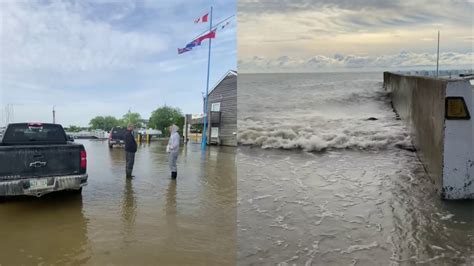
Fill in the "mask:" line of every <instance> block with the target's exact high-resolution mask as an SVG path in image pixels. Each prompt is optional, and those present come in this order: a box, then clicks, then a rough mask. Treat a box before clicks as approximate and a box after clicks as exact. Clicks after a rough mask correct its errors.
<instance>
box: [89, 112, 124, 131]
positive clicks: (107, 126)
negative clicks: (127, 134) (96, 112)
mask: <svg viewBox="0 0 474 266" xmlns="http://www.w3.org/2000/svg"><path fill="white" fill-rule="evenodd" d="M89 125H90V126H91V129H102V130H105V131H110V130H111V129H112V128H113V127H117V126H121V122H120V121H119V120H117V118H115V117H113V116H96V117H94V118H92V119H91V121H90V122H89Z"/></svg>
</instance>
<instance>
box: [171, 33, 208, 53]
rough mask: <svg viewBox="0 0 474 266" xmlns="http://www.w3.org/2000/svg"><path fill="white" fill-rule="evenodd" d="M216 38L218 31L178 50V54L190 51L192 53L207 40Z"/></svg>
mask: <svg viewBox="0 0 474 266" xmlns="http://www.w3.org/2000/svg"><path fill="white" fill-rule="evenodd" d="M215 37H216V30H215V29H214V30H213V31H211V32H209V33H207V34H204V35H202V36H200V37H198V38H196V39H195V40H193V41H192V42H190V43H188V44H186V46H185V47H184V48H178V54H182V53H185V52H188V51H191V50H192V49H193V48H194V47H196V46H199V45H201V42H202V41H204V40H205V39H214V38H215Z"/></svg>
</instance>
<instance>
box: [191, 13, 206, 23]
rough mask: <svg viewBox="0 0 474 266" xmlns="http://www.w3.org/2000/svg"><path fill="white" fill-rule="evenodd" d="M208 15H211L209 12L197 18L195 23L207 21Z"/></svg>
mask: <svg viewBox="0 0 474 266" xmlns="http://www.w3.org/2000/svg"><path fill="white" fill-rule="evenodd" d="M208 17H209V13H206V14H205V15H204V16H202V17H199V18H197V19H195V20H194V23H205V22H207V20H208Z"/></svg>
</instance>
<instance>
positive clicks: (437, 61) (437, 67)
mask: <svg viewBox="0 0 474 266" xmlns="http://www.w3.org/2000/svg"><path fill="white" fill-rule="evenodd" d="M438 71H439V31H438V52H437V55H436V77H437V76H438V73H439V72H438Z"/></svg>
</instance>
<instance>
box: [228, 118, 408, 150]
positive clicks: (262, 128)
mask: <svg viewBox="0 0 474 266" xmlns="http://www.w3.org/2000/svg"><path fill="white" fill-rule="evenodd" d="M237 140H238V142H239V143H240V144H242V145H254V146H260V147H262V148H264V149H269V148H274V149H303V150H305V151H323V150H328V149H367V150H378V149H386V148H392V147H410V146H411V144H410V137H409V134H408V133H407V132H405V131H404V129H403V126H402V125H400V124H399V123H396V122H394V121H378V120H376V121H371V120H359V121H354V120H352V119H337V120H328V121H325V122H322V123H321V124H319V125H318V126H305V125H300V124H293V125H281V124H280V125H278V124H267V123H265V122H262V121H254V120H251V119H246V120H243V121H239V131H238V134H237Z"/></svg>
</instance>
